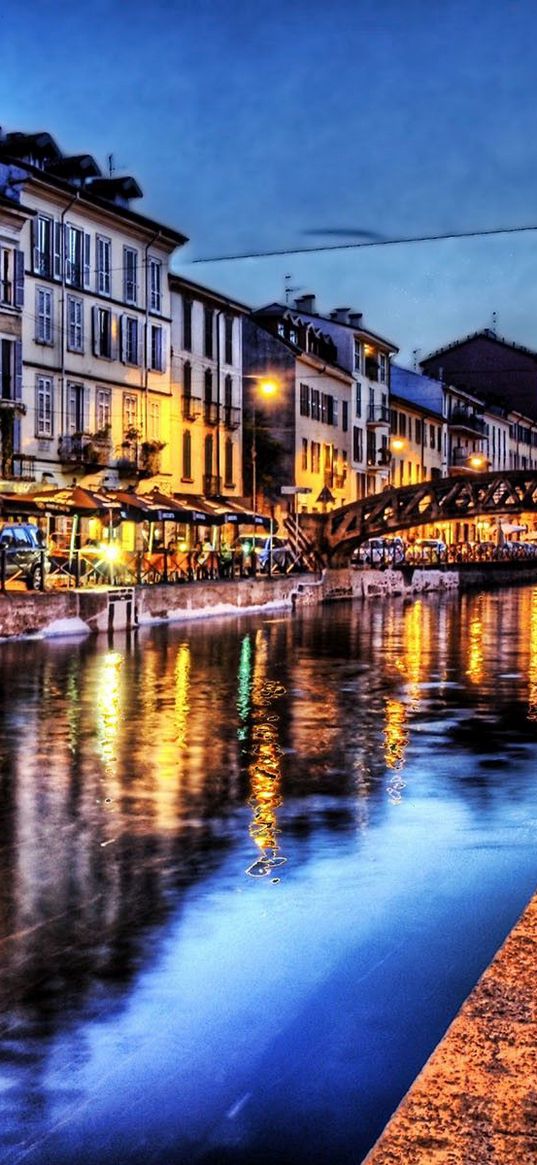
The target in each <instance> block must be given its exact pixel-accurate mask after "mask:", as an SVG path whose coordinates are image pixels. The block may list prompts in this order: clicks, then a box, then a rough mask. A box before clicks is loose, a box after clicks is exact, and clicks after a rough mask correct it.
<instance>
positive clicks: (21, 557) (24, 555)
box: [0, 522, 49, 590]
mask: <svg viewBox="0 0 537 1165" xmlns="http://www.w3.org/2000/svg"><path fill="white" fill-rule="evenodd" d="M45 548H46V547H45V537H44V534H43V531H42V530H40V529H39V527H38V526H34V525H32V523H31V522H28V523H27V524H24V525H23V524H18V523H17V524H15V523H11V524H10V525H6V526H4V527H3V529H2V530H1V531H0V556H1V558H3V559H4V563H5V578H6V579H10V578H16V577H18V578H21V579H22V580H23V581H24V582H25V583H26V586H27V587H28V590H33V589H34V588H36V587H40V586H41V582H42V571H43V568H44V570H45V572H46V571H47V570H48V565H49V563H48V558H47V557H46V555H45V556H44V555H43V551H44V550H45ZM0 562H1V559H0Z"/></svg>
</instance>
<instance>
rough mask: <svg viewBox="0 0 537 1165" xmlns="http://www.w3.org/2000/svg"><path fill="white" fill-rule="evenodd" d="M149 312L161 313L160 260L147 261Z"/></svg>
mask: <svg viewBox="0 0 537 1165" xmlns="http://www.w3.org/2000/svg"><path fill="white" fill-rule="evenodd" d="M149 310H150V311H157V312H161V311H162V263H161V262H160V259H150V260H149Z"/></svg>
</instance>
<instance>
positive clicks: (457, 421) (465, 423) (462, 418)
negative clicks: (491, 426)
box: [448, 409, 485, 434]
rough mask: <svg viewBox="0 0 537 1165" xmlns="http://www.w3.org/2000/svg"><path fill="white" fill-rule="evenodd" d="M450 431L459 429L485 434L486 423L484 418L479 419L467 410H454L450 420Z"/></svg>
mask: <svg viewBox="0 0 537 1165" xmlns="http://www.w3.org/2000/svg"><path fill="white" fill-rule="evenodd" d="M448 425H449V427H450V429H459V430H462V431H463V432H468V433H480V434H484V432H485V422H484V420H483V418H482V417H478V416H477V415H476V414H475V413H467V412H466V410H465V409H453V412H452V413H451V416H450V417H449V420H448Z"/></svg>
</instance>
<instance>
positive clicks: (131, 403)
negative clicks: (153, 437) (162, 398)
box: [123, 392, 138, 434]
mask: <svg viewBox="0 0 537 1165" xmlns="http://www.w3.org/2000/svg"><path fill="white" fill-rule="evenodd" d="M137 428H138V399H137V397H135V396H133V394H132V393H129V392H124V393H123V433H124V434H125V433H129V432H132V431H133V430H134V429H137Z"/></svg>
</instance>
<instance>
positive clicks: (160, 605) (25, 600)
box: [0, 567, 458, 639]
mask: <svg viewBox="0 0 537 1165" xmlns="http://www.w3.org/2000/svg"><path fill="white" fill-rule="evenodd" d="M457 585H458V573H457V571H451V570H450V571H443V570H430V569H429V570H419V569H414V568H410V569H407V568H405V569H404V570H390V569H388V570H351V569H349V568H348V567H344V568H341V569H340V570H324V571H323V572H322V574H320V575H290V576H275V577H273V578H245V579H225V580H220V581H214V582H195V583H185V584H180V585H173V584H171V585H168V586H165V585H155V586H146V587H115V588H114V587H112V588H109V589H108V588H104V587H103V588H96V589H95V590H89V589H81V590H72V591H58V592H52V593H50V592H45V593H44V594H40V593H39V592H37V591H29V592H26V591H11V592H9V591H8V592H6V594H2V595H0V639H2V638H13V637H20V636H24V637H28V636H36V635H38V636H47V637H48V636H56V635H76V634H88V633H93V634H95V633H98V632H110V631H114V630H122V629H125V628H130V629H133V628H135V627H137V626H139V627H142V626H150V625H151V624H156V623H158V622H169V623H172V622H178V621H184V620H189V619H199V618H208V617H210V616H213V617H214V616H216V615H220V616H222V615H227V614H238V613H241V612H248V611H251V612H255V611H269V610H274V609H281V608H288V609H294V608H298V607H300V606H302V605H317V604H319V603H324V602H334V601H337V600H341V599H348V600H350V599H369V598H380V597H382V596H387V595H396V594H397V595H401V594H413V593H418V592H424V591H436V590H446V589H450V590H451V589H453V588H454V587H456V586H457Z"/></svg>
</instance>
